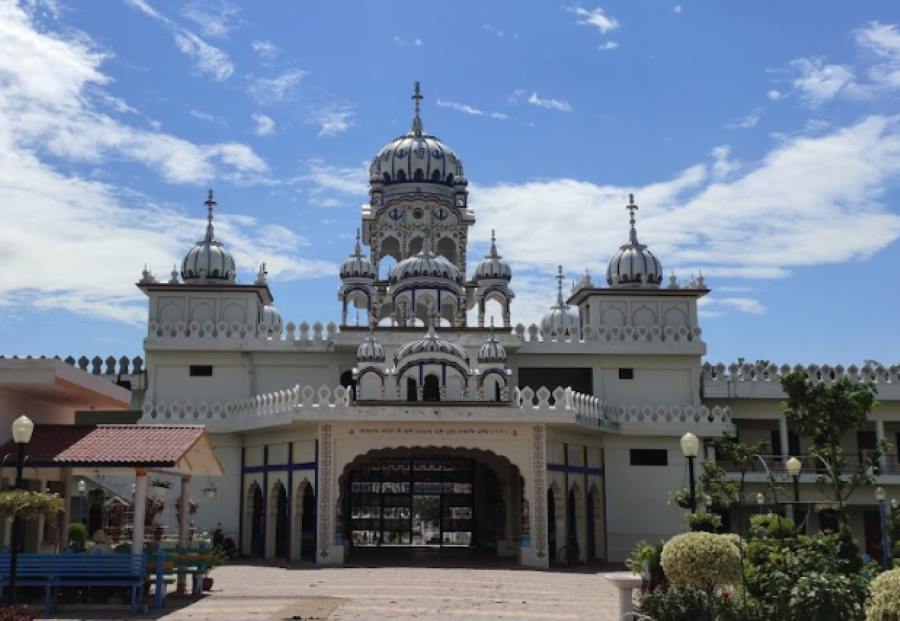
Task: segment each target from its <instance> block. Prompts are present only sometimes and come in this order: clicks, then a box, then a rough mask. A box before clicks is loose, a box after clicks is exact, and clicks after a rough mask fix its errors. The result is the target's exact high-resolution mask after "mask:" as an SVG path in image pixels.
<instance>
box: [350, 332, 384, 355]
mask: <svg viewBox="0 0 900 621" xmlns="http://www.w3.org/2000/svg"><path fill="white" fill-rule="evenodd" d="M384 359H385V356H384V347H382V345H381V343H379V342H378V341H377V340H375V335H374V334H372V333H371V332H370V333H369V334H368V336H366V340H365V341H363V342H362V344H360V346H359V347H358V348H357V350H356V360H357V362H384Z"/></svg>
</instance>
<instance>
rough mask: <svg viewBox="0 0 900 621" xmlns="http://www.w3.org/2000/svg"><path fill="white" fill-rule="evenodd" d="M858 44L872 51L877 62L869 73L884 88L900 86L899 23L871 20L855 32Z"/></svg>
mask: <svg viewBox="0 0 900 621" xmlns="http://www.w3.org/2000/svg"><path fill="white" fill-rule="evenodd" d="M855 41H856V44H857V45H859V46H860V47H861V48H862V49H863V50H865V51H866V52H868V53H870V54H871V55H872V56H873V57H874V58H875V59H876V62H875V63H874V64H873V65H872V66H871V67H869V69H868V71H867V75H868V78H869V80H871V81H872V83H873V84H874V85H876V86H879V87H884V88H900V29H898V27H897V24H882V23H880V22H870V23H869V24H868V25H867V26H865V27H864V28H860V29H859V30H857V31H856V33H855Z"/></svg>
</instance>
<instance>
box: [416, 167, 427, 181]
mask: <svg viewBox="0 0 900 621" xmlns="http://www.w3.org/2000/svg"><path fill="white" fill-rule="evenodd" d="M413 179H415V180H416V181H424V180H425V173H424V172H422V169H421V168H416V172H414V173H413Z"/></svg>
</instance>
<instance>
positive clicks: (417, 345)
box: [394, 325, 469, 365]
mask: <svg viewBox="0 0 900 621" xmlns="http://www.w3.org/2000/svg"><path fill="white" fill-rule="evenodd" d="M416 354H440V355H443V356H448V357H451V358H456V359H457V360H458V361H462V362H465V363H466V365H468V362H469V355H468V354H467V353H466V350H465V349H463V348H462V347H460V346H459V345H456V344H455V343H451V342H450V341H448V340H447V339H444V338H441V337H439V336H438V335H437V334H435V331H434V326H433V325H431V326H428V332H427V333H426V334H425V336H424V337H423V338H420V339H416V340H415V341H410V342H409V343H404V344H403V345H401V346H400V347H399V348H397V351H396V352H395V353H394V364H397V365H399V363H400V361H401V360H403V359H404V358H409V357H410V356H414V355H416Z"/></svg>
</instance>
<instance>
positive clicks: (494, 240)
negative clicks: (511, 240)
mask: <svg viewBox="0 0 900 621" xmlns="http://www.w3.org/2000/svg"><path fill="white" fill-rule="evenodd" d="M488 257H490V258H494V259H495V258H498V257H497V235H496V233H495V231H494V229H491V254H489V255H488Z"/></svg>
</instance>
